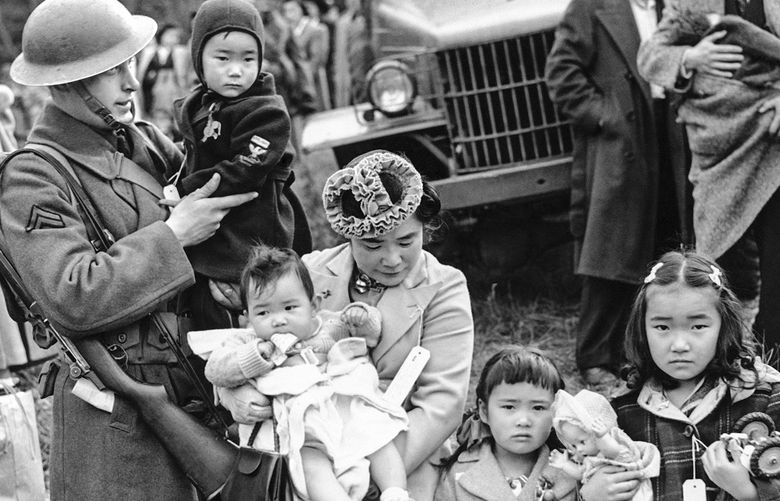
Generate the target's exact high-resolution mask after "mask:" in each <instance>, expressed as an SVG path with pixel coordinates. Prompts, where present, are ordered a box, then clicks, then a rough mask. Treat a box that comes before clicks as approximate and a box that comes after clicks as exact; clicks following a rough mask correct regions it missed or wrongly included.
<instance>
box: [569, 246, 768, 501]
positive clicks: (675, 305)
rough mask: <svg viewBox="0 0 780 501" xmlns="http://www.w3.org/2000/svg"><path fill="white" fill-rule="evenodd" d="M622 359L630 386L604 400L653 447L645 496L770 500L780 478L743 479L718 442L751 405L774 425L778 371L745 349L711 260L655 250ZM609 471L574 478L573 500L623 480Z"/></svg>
mask: <svg viewBox="0 0 780 501" xmlns="http://www.w3.org/2000/svg"><path fill="white" fill-rule="evenodd" d="M626 356H627V359H628V361H629V363H630V364H632V367H633V369H632V371H631V372H630V373H629V374H628V383H629V386H630V387H633V388H636V390H634V391H633V392H631V393H628V394H626V395H623V396H621V397H618V398H616V399H615V400H614V401H613V407H614V408H615V410H616V412H617V415H618V425H619V426H620V427H621V428H622V429H623V430H624V431H625V432H626V434H627V435H628V436H629V437H631V439H633V440H641V441H646V442H651V443H654V444H655V445H656V446H657V447H658V449H659V451H660V453H661V474H660V476H659V477H658V478H657V479H655V480H654V481H653V489H654V496H655V497H654V499H656V500H658V501H679V500H682V499H683V493H684V492H688V493H689V494H688V495H689V496H690V493H691V492H693V491H698V492H699V493H701V491H704V490H705V488H706V499H708V500H710V501H712V500H714V499H716V497H717V496H718V495H719V494H721V493H724V492H725V494H728V495H731V496H733V497H734V498H735V499H738V500H748V499H750V500H756V499H761V500H767V499H778V497H779V496H780V479H766V478H758V477H756V476H753V475H752V474H751V473H750V472H749V471H748V470H747V469H746V468H745V467H744V466H743V465H742V464H741V463H740V462H739V460H738V457H737V456H736V455H732V454H731V451H729V450H727V448H728V446H727V444H726V442H724V441H721V440H719V438H720V436H721V434H723V433H730V432H734V431H738V430H735V429H733V428H734V424H735V422H736V421H737V420H738V419H739V418H740V417H742V416H744V415H746V414H748V413H751V412H763V413H766V414H768V415H769V416H770V417H772V419H774V421H775V422H776V423H780V374H778V372H777V371H775V370H774V369H773V368H771V367H769V366H767V365H764V364H763V363H762V362H761V361H760V359H758V358H757V357H756V356H755V352H754V340H753V336H752V334H751V332H750V329H749V328H748V327H747V326H746V324H745V317H744V316H743V311H742V307H741V305H740V303H739V302H738V301H737V299H736V298H735V297H734V294H733V293H732V291H731V290H730V289H729V287H728V283H727V281H726V277H725V276H724V274H723V272H722V271H721V269H720V268H719V267H718V266H717V265H716V264H715V263H714V262H713V261H712V260H710V259H708V258H706V257H704V256H702V255H699V254H696V253H693V252H686V251H674V252H668V253H666V254H664V255H663V256H661V258H660V260H659V261H658V262H657V263H656V264H655V265H654V266H653V267H652V269H651V270H650V273H649V274H648V275H647V277H646V278H645V280H644V285H643V286H642V287H641V288H640V290H639V292H638V296H637V298H636V301H635V303H634V309H633V311H632V313H631V317H630V319H629V326H628V330H627V333H626ZM694 462H695V463H694ZM617 475H619V474H607V475H606V483H607V484H608V486H607V487H604V482H601V488H600V490H601V492H589V491H588V489H587V488H588V485H587V484H586V485H584V486H583V488H582V491H581V492H582V494H583V497H584V498H585V499H586V501H595V500H599V501H601V500H603V499H605V497H604V492H608V491H609V490H610V489H618V490H620V488H619V487H618V484H620V485H624V486H625V485H627V484H630V483H627V482H625V481H623V482H620V479H619V478H618V476H617ZM623 480H625V479H623ZM634 486H635V484H634V485H630V487H628V490H630V489H631V488H633V487H634ZM721 495H722V494H721ZM686 499H687V498H686ZM697 499H701V498H697ZM719 499H720V498H719Z"/></svg>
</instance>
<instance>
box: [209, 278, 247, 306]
mask: <svg viewBox="0 0 780 501" xmlns="http://www.w3.org/2000/svg"><path fill="white" fill-rule="evenodd" d="M209 292H210V293H211V297H212V298H213V299H214V301H216V302H217V303H219V304H220V305H222V306H224V307H225V308H227V309H229V310H236V311H241V310H242V309H243V304H241V286H240V285H239V284H233V283H230V282H220V281H219V280H211V279H209Z"/></svg>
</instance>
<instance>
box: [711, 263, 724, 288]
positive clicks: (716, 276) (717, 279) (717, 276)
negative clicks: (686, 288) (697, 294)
mask: <svg viewBox="0 0 780 501" xmlns="http://www.w3.org/2000/svg"><path fill="white" fill-rule="evenodd" d="M710 268H712V273H709V274H708V275H707V276H708V277H710V280H712V283H713V284H715V285H717V286H718V287H723V280H721V277H722V276H723V272H722V271H720V268H716V267H715V266H713V265H710Z"/></svg>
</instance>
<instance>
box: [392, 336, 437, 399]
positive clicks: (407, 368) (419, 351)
mask: <svg viewBox="0 0 780 501" xmlns="http://www.w3.org/2000/svg"><path fill="white" fill-rule="evenodd" d="M430 358H431V352H430V351H428V350H426V349H425V348H423V347H422V346H415V347H414V348H412V351H410V352H409V355H407V356H406V360H404V363H403V364H402V365H401V368H400V369H398V372H397V373H396V375H395V377H394V378H393V380H392V381H390V384H389V385H388V386H387V390H386V391H385V399H386V400H388V401H389V402H392V403H394V404H397V405H402V404H403V403H404V400H406V397H407V395H409V392H410V391H412V387H414V383H415V382H416V381H417V378H418V377H420V374H421V373H422V371H423V369H424V368H425V364H427V363H428V360H429V359H430Z"/></svg>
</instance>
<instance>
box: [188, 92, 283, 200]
mask: <svg viewBox="0 0 780 501" xmlns="http://www.w3.org/2000/svg"><path fill="white" fill-rule="evenodd" d="M247 103H251V106H247V107H246V113H245V114H243V115H242V116H241V117H240V118H239V119H238V121H237V122H236V124H235V125H234V127H233V130H232V131H231V137H230V154H231V157H230V158H229V159H225V160H222V161H220V162H218V163H216V164H214V165H213V166H211V167H208V168H205V169H200V170H197V171H196V172H193V173H192V174H190V175H188V176H186V177H184V178H183V179H182V181H181V183H182V186H183V187H184V192H185V193H192V192H193V191H195V190H196V189H198V188H200V187H201V186H203V185H204V184H206V182H207V181H208V180H209V179H210V178H211V176H213V175H214V174H215V173H219V174H220V176H221V181H220V183H219V188H217V191H216V192H215V193H214V195H213V196H215V197H221V196H224V195H232V194H235V193H244V192H247V191H252V190H259V189H260V188H261V187H262V186H263V185H264V184H265V183H266V180H267V179H268V176H269V175H270V174H271V173H272V172H273V171H274V169H275V168H276V167H277V165H278V163H279V162H280V160H281V159H282V156H283V155H284V154H285V152H286V151H287V148H288V144H289V142H290V134H291V125H290V116H289V114H288V113H287V108H286V107H285V106H284V101H283V100H282V98H281V97H279V96H278V95H274V96H263V97H256V98H253V99H250V100H248V101H247ZM263 141H267V142H268V143H267V146H266V147H263V144H264V143H263ZM197 147H202V146H201V145H197V146H196V148H197ZM206 147H207V146H206ZM250 148H259V150H258V152H257V153H255V154H253V152H252V149H250ZM262 150H265V151H262ZM288 154H289V153H288Z"/></svg>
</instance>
